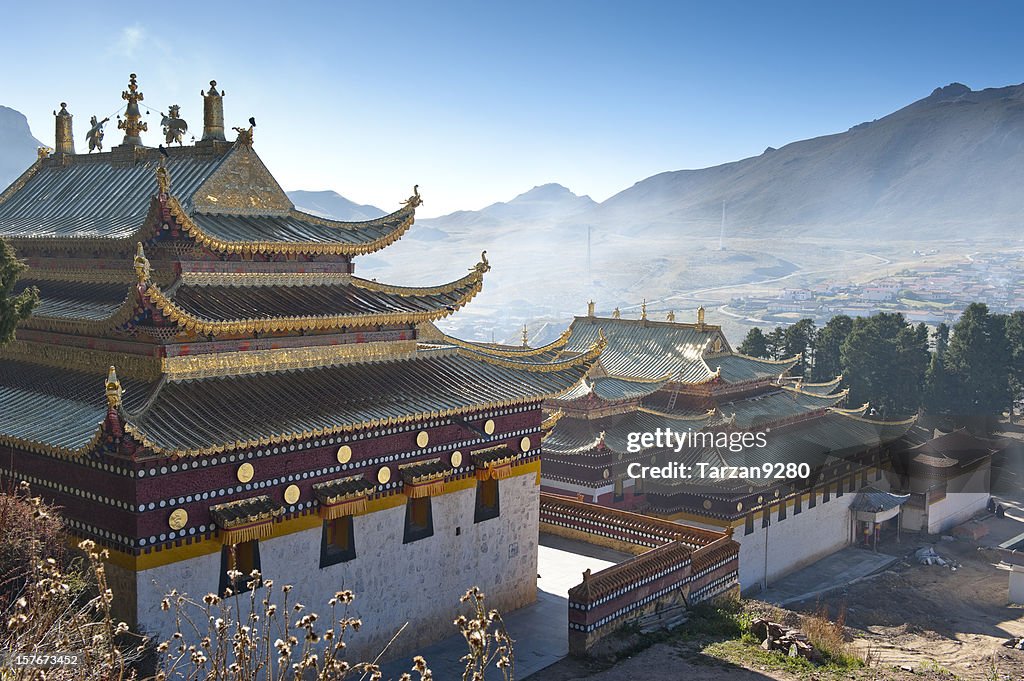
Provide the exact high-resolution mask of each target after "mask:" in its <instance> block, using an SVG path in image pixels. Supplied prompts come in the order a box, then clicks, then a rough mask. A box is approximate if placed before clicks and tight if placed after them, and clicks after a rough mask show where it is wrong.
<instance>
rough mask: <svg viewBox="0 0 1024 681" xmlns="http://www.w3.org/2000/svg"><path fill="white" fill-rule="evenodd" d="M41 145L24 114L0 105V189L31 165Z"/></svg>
mask: <svg viewBox="0 0 1024 681" xmlns="http://www.w3.org/2000/svg"><path fill="white" fill-rule="evenodd" d="M41 146H43V143H42V142H40V141H39V140H37V139H36V138H34V137H33V136H32V131H31V130H29V127H28V120H27V119H26V118H25V116H23V115H22V114H21V113H19V112H17V111H15V110H14V109H9V108H7V107H6V106H0V191H3V190H4V189H5V188H6V187H7V185H9V184H10V183H11V182H14V180H15V179H17V177H18V176H19V175H21V174H22V173H23V172H25V169H26V168H28V167H29V166H30V165H32V162H33V161H35V160H36V150H37V149H38V148H39V147H41Z"/></svg>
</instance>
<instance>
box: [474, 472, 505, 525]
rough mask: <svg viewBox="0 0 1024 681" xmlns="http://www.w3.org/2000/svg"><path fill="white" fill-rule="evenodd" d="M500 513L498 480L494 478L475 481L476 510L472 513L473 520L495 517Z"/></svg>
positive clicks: (478, 520)
mask: <svg viewBox="0 0 1024 681" xmlns="http://www.w3.org/2000/svg"><path fill="white" fill-rule="evenodd" d="M500 514H501V507H500V500H499V497H498V481H497V480H494V479H490V480H478V481H477V483H476V512H475V513H474V514H473V522H474V523H479V522H483V521H484V520H490V519H491V518H497V517H498V516H499V515H500Z"/></svg>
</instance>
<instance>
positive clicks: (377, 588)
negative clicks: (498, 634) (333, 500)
mask: <svg viewBox="0 0 1024 681" xmlns="http://www.w3.org/2000/svg"><path fill="white" fill-rule="evenodd" d="M499 490H500V491H499V499H500V502H499V503H500V510H501V514H500V515H499V516H498V517H497V518H494V519H491V520H486V521H483V522H480V523H474V522H473V515H474V509H475V504H476V489H475V487H471V488H468V489H464V490H459V491H455V492H450V493H448V494H443V495H440V496H435V497H432V499H431V506H432V509H431V512H432V516H433V526H434V534H433V536H431V537H427V538H425V539H421V540H418V541H415V542H411V543H409V544H403V543H402V541H403V537H404V531H405V511H406V510H405V506H404V505H401V506H397V507H395V508H390V509H386V510H382V511H376V512H372V513H367V514H364V515H360V516H356V517H355V518H354V520H353V531H354V541H355V548H356V558H354V559H352V560H350V561H347V562H343V563H338V564H336V565H332V566H328V567H326V568H323V569H320V567H319V561H320V543H321V527H320V526H319V525H318V526H316V527H315V528H312V529H308V530H302V531H299V532H294V533H292V534H287V535H284V536H280V537H272V538H270V539H265V540H261V541H260V544H259V551H260V562H261V567H262V571H263V575H264V576H265V577H266V578H269V579H273V580H274V581H275V586H274V591H275V593H276V594H277V596H276V598H275V600H276V602H278V603H280V590H279V587H280V586H281V585H283V584H292V585H294V590H293V591H292V593H291V595H290V596H289V601H290V602H291V603H295V602H301V603H302V604H303V605H305V606H306V610H305V611H304V612H307V613H308V612H316V613H318V614H319V615H320V616H321V619H320V622H321V623H322V624H323V623H325V620H326V618H328V617H329V614H330V613H329V608H328V605H327V601H328V600H329V599H330V598H331V597H332V596H333V595H334V594H335V592H337V591H340V590H343V589H349V590H351V591H353V592H354V593H355V595H356V600H355V603H354V604H353V606H352V609H351V610H350V611H349V615H350V616H353V617H360V618H361V619H362V621H363V627H362V629H361V631H360V632H359V633H357V634H352V635H350V636H348V637H347V638H346V641H347V642H348V650H349V659H354V660H359V659H364V658H369V659H372V658H373V657H375V656H376V655H377V653H378V652H379V651H380V650H381V649H382V648H383V647H384V646H385V645H386V644H387V643H388V641H389V640H390V639H391V637H392V636H393V635H394V634H395V633H396V632H397V631H398V630H399V629H400V628H401V627H402V625H403V624H405V623H406V622H408V623H409V626H408V627H407V628H406V630H405V631H404V633H403V634H402V635H401V636H400V637H399V639H398V640H397V641H396V642H395V643H393V644H392V645H391V647H390V648H389V653H388V655H387V658H394V657H401V656H410V655H413V654H415V653H416V652H417V651H418V650H420V649H422V648H423V647H424V646H426V645H427V644H429V643H432V642H434V641H437V640H440V639H443V638H446V637H448V636H450V635H452V634H455V633H457V629H456V628H455V627H454V625H453V624H452V620H454V619H455V617H456V616H457V615H458V614H459V612H462V611H463V606H462V604H460V603H459V597H460V596H462V595H463V594H464V593H465V592H466V590H468V589H469V588H470V587H472V586H474V585H475V586H479V587H480V588H481V589H482V590H483V592H484V593H485V595H486V596H487V607H488V609H491V608H497V609H498V610H500V611H501V612H503V613H507V612H510V611H512V610H514V609H516V608H520V607H523V606H525V605H528V604H530V603H532V602H533V601H534V600H536V589H537V526H538V522H539V505H540V501H539V488H538V486H537V485H536V476H535V475H534V474H533V473H530V474H526V475H518V476H515V477H512V478H508V479H505V480H501V481H500V482H499ZM220 561H221V558H220V553H213V554H209V555H205V556H201V557H198V558H193V559H189V560H186V561H182V562H178V563H173V564H170V565H165V566H162V567H158V568H153V569H150V570H146V571H143V572H140V573H138V576H137V579H138V585H139V594H138V602H139V620H140V623H141V624H142V625H143V626H144V627H145V628H146V629H147V630H148V631H150V632H152V633H157V634H158V635H159V636H160V638H161V640H163V639H165V638H167V637H169V636H170V634H171V633H172V632H173V628H172V627H173V620H172V618H171V617H168V613H163V612H161V611H160V600H161V599H162V598H163V595H164V594H165V592H166V591H168V590H169V589H170V588H177V589H178V590H179V591H187V592H188V593H189V594H190V595H192V596H194V597H195V598H196V599H201V598H202V596H203V595H205V594H207V593H211V592H212V593H216V592H217V589H218V585H219V573H220ZM154 580H155V581H156V582H158V583H159V585H160V586H159V587H154V586H153V585H152V582H153V581H154ZM241 598H242V599H243V600H247V599H248V594H244V595H243V596H242V597H241ZM260 598H262V595H261V596H260ZM258 600H259V599H258ZM339 612H340V611H339ZM326 626H327V625H326V624H324V626H321V627H320V630H321V631H322V630H323V629H325V628H326Z"/></svg>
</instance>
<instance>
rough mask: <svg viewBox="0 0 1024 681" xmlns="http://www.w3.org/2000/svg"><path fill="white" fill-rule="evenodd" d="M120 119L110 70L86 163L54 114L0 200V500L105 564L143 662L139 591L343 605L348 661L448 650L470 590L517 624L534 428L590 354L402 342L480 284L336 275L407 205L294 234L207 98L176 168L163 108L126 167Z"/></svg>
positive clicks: (252, 157) (250, 136) (253, 162)
mask: <svg viewBox="0 0 1024 681" xmlns="http://www.w3.org/2000/svg"><path fill="white" fill-rule="evenodd" d="M142 96H143V95H142V92H141V90H140V86H139V84H138V82H137V80H136V77H135V75H134V74H133V75H132V76H131V79H130V82H129V85H128V88H127V89H126V90H125V91H124V92H123V93H122V98H123V100H124V103H125V109H124V112H123V117H121V120H120V122H119V124H118V127H119V129H121V130H123V131H124V139H123V142H122V143H121V144H120V145H118V146H115V147H114V148H112V149H110V150H108V151H103V146H102V140H103V131H102V126H103V122H97V121H96V119H95V118H94V119H93V123H92V127H91V129H90V130H89V135H88V143H89V148H90V153H77V152H76V147H75V144H74V137H73V130H72V117H71V113H70V112H69V110H68V107H67V106H66V105H62V106H61V109H60V111H59V112H58V113H57V114H56V120H55V125H56V142H55V146H54V151H53V152H52V153H51V152H50V150H46V149H43V150H40V154H39V158H38V160H37V161H36V162H35V163H34V164H33V165H32V166H31V167H30V168H28V169H27V170H26V171H25V172H24V173H23V174H22V175H21V176H20V177H19V178H18V179H17V180H16V181H15V182H14V184H12V185H11V186H10V187H8V188H7V189H6V190H5V191H4V192H3V193H2V194H0V237H2V238H3V239H5V240H7V241H9V242H10V243H11V245H12V246H13V247H14V248H15V250H16V252H17V253H18V255H19V257H21V258H22V259H24V260H25V262H26V263H27V264H28V266H29V268H28V270H27V271H26V272H25V274H24V275H23V277H22V279H21V280H20V281H19V282H18V285H17V289H16V290H23V289H24V288H26V287H29V286H34V287H36V288H37V289H38V290H39V293H40V297H41V303H40V305H39V307H38V309H37V310H36V312H35V314H34V315H33V316H32V317H31V318H30V319H28V320H27V321H25V322H24V323H22V324H21V325H20V327H19V328H18V330H17V339H16V341H14V342H13V343H11V344H9V345H8V346H5V347H3V348H0V480H2V481H8V482H9V481H20V480H26V481H28V482H29V483H30V484H31V486H32V488H33V489H34V491H36V492H37V493H40V494H42V495H43V496H45V497H47V498H48V499H50V500H52V501H53V502H54V503H56V504H58V505H59V506H60V507H61V508H62V509H63V513H64V514H65V516H66V518H67V522H68V523H69V526H70V529H71V531H72V532H73V533H74V535H76V536H77V537H81V538H89V539H93V540H95V541H97V542H98V543H99V544H100V545H102V546H103V547H106V548H107V549H108V550H109V551H110V554H111V567H110V576H111V581H112V587H113V589H114V591H115V593H116V595H117V599H116V601H117V605H118V608H119V610H120V611H121V615H122V617H124V618H126V619H128V620H129V621H130V622H132V623H133V624H134V625H136V626H139V627H141V628H142V629H143V630H145V631H147V632H149V633H151V634H154V635H156V636H157V637H160V638H164V637H167V636H168V635H169V634H170V632H171V631H173V621H172V619H171V618H170V617H168V616H167V614H166V613H161V612H160V607H159V604H160V600H161V598H162V596H163V595H164V594H165V592H167V591H169V590H170V589H172V588H174V589H178V590H179V591H185V592H188V593H190V594H191V595H193V596H196V597H201V596H202V595H204V594H206V593H211V592H212V593H218V592H223V591H224V590H225V589H226V588H228V587H229V586H232V585H231V584H229V583H228V580H227V577H226V574H227V571H228V569H229V568H232V567H234V568H237V569H239V570H240V571H242V572H243V573H248V572H249V571H250V570H251V569H253V568H259V569H260V570H261V571H262V573H263V574H264V575H265V576H267V577H272V578H274V579H275V580H276V581H278V583H291V584H294V585H295V594H296V598H297V600H298V601H301V602H302V603H304V604H306V605H307V606H308V607H309V608H310V609H311V610H317V609H318V608H321V609H322V608H324V607H326V605H325V604H326V602H327V600H328V599H329V598H330V597H331V596H332V595H333V594H334V593H335V592H336V591H338V590H339V589H342V588H346V589H352V590H353V591H354V592H355V593H356V594H357V600H356V602H355V606H354V612H353V614H354V615H357V616H362V617H363V621H364V623H365V625H364V628H363V630H362V631H361V632H360V633H358V634H356V635H355V636H354V637H353V638H350V639H349V649H350V651H351V654H352V655H353V656H354V657H355V658H357V659H359V658H362V657H365V656H371V657H372V656H373V655H375V654H376V653H377V652H379V651H380V650H381V649H382V648H383V647H384V645H385V644H386V643H387V642H388V641H389V640H390V639H391V637H392V635H394V634H395V632H396V631H397V630H398V629H399V627H400V626H401V625H402V624H403V623H405V622H409V623H410V626H409V627H408V628H407V629H406V631H405V633H403V634H402V636H401V637H399V639H398V640H397V641H396V642H395V643H394V644H393V645H392V646H391V648H390V649H389V654H393V655H397V654H404V653H405V652H408V651H411V650H415V649H418V648H419V647H421V646H422V645H424V644H425V643H427V642H429V641H432V640H436V639H439V638H444V637H446V636H448V635H451V634H453V633H455V629H454V628H453V627H452V619H453V612H454V611H455V610H456V609H457V607H458V598H459V596H460V595H462V593H464V592H465V590H466V589H467V588H469V587H470V586H473V585H477V586H479V587H480V588H481V589H482V590H483V591H484V592H485V593H486V594H487V596H488V605H489V606H491V607H495V608H498V609H500V610H503V611H507V610H512V609H514V608H517V607H520V606H523V605H526V604H528V603H530V602H532V601H533V600H534V599H535V593H536V577H537V527H538V513H539V510H538V509H539V492H540V474H541V470H540V466H541V464H540V444H541V438H542V437H544V436H545V435H546V434H547V432H548V431H549V430H550V428H551V427H552V426H553V423H554V419H546V417H545V414H544V412H543V410H542V404H543V402H544V400H549V399H554V398H556V397H557V396H559V395H561V394H562V393H564V392H565V391H567V390H569V389H572V388H573V387H574V386H577V385H579V384H580V381H581V380H582V379H583V377H584V375H585V374H586V373H587V371H588V370H589V369H590V367H591V365H592V364H593V363H594V361H595V359H596V357H597V356H598V355H599V353H600V351H601V350H602V348H603V346H604V344H605V342H604V341H603V340H601V339H600V338H598V337H597V336H594V338H593V340H592V341H590V342H589V343H586V344H584V343H581V342H579V341H577V340H575V339H574V342H573V345H574V347H578V348H580V349H579V350H573V351H565V350H564V349H563V350H562V351H559V352H558V353H549V352H542V353H529V352H528V353H524V354H523V355H522V356H520V355H517V354H516V353H510V352H504V351H501V350H500V349H497V348H489V347H485V346H478V347H474V346H471V345H468V344H465V345H460V344H458V343H453V342H447V341H445V340H444V339H437V338H434V339H432V340H431V341H430V342H429V343H428V342H424V339H422V338H421V337H420V333H421V329H423V328H424V325H428V324H429V323H430V322H432V321H434V320H437V319H440V318H443V317H445V316H447V315H450V314H452V313H453V312H455V311H456V310H458V309H459V308H460V307H462V306H463V305H465V304H466V303H468V302H469V301H470V299H472V298H473V296H474V295H475V294H476V293H477V292H479V291H480V289H481V286H482V285H483V281H484V276H485V274H486V273H487V271H488V269H489V265H488V262H487V259H486V257H485V256H482V257H481V260H480V262H478V263H476V264H475V265H473V264H471V263H466V265H468V266H469V267H468V270H469V271H468V273H466V274H465V276H462V277H461V278H458V279H456V280H454V281H451V282H448V283H443V284H439V285H437V286H431V287H415V288H414V287H407V286H399V285H392V284H385V283H381V282H377V281H375V280H370V279H365V278H360V277H358V276H356V274H355V265H354V262H355V258H356V257H357V256H360V255H366V254H370V253H375V252H378V251H380V250H382V249H384V248H386V247H387V246H389V245H390V244H392V243H394V242H395V241H397V240H398V239H400V238H401V237H402V235H403V234H404V233H405V232H406V231H407V230H408V229H409V228H410V227H411V226H412V224H413V220H414V217H415V213H416V208H417V207H418V206H419V205H420V204H421V203H422V200H421V198H420V195H419V192H418V191H414V193H413V195H412V196H410V197H409V198H408V199H407V200H405V201H404V202H403V203H402V205H401V207H399V208H398V210H396V211H395V212H393V213H391V214H389V215H386V216H384V217H381V218H378V219H374V220H369V221H366V222H340V221H335V220H329V219H324V218H322V217H317V216H314V215H310V214H308V213H304V212H302V211H300V210H297V209H296V208H295V207H294V205H293V204H292V202H291V201H290V200H289V199H288V197H287V195H286V194H285V193H284V191H282V189H281V187H280V185H279V184H278V182H277V181H276V180H275V179H274V177H273V175H272V174H271V173H270V172H269V171H268V169H267V168H266V166H265V165H264V164H263V162H262V161H261V160H260V158H259V156H258V155H257V153H256V151H255V149H254V138H255V137H256V135H257V132H256V130H255V122H254V121H253V119H250V125H249V126H247V127H239V128H235V132H236V137H235V139H234V140H233V141H229V140H227V139H226V137H225V134H224V132H225V124H224V117H223V95H222V93H221V92H220V91H219V90H218V89H217V86H216V84H215V83H211V86H210V88H209V90H207V91H206V92H204V93H203V110H204V129H203V134H202V138H201V139H200V140H199V141H196V142H195V143H194V144H187V143H183V140H182V133H183V131H184V130H186V129H187V124H185V122H184V120H183V119H182V118H181V117H180V116H181V115H183V114H182V112H183V111H184V112H186V113H187V109H188V107H177V106H175V107H171V108H170V109H169V115H168V116H165V117H164V123H163V125H164V135H165V137H164V138H163V140H162V141H163V142H164V144H165V145H166V147H165V146H164V145H161V146H160V148H159V149H155V148H150V147H147V146H144V145H143V143H142V135H143V133H145V132H147V130H146V123H144V122H143V121H142V116H141V115H140V109H139V101H140V100H141V99H142ZM197 104H198V102H197ZM93 152H94V153H93ZM584 345H585V347H584ZM234 587H235V589H236V590H237V589H243V590H244V589H245V585H244V584H243V583H239V584H235V585H234Z"/></svg>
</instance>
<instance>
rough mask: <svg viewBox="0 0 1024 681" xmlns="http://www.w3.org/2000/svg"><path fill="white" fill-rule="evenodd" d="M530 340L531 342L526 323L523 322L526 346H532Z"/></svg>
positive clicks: (524, 343)
mask: <svg viewBox="0 0 1024 681" xmlns="http://www.w3.org/2000/svg"><path fill="white" fill-rule="evenodd" d="M529 342H530V336H529V333H528V332H527V330H526V324H523V347H524V348H527V347H530V346H529Z"/></svg>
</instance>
